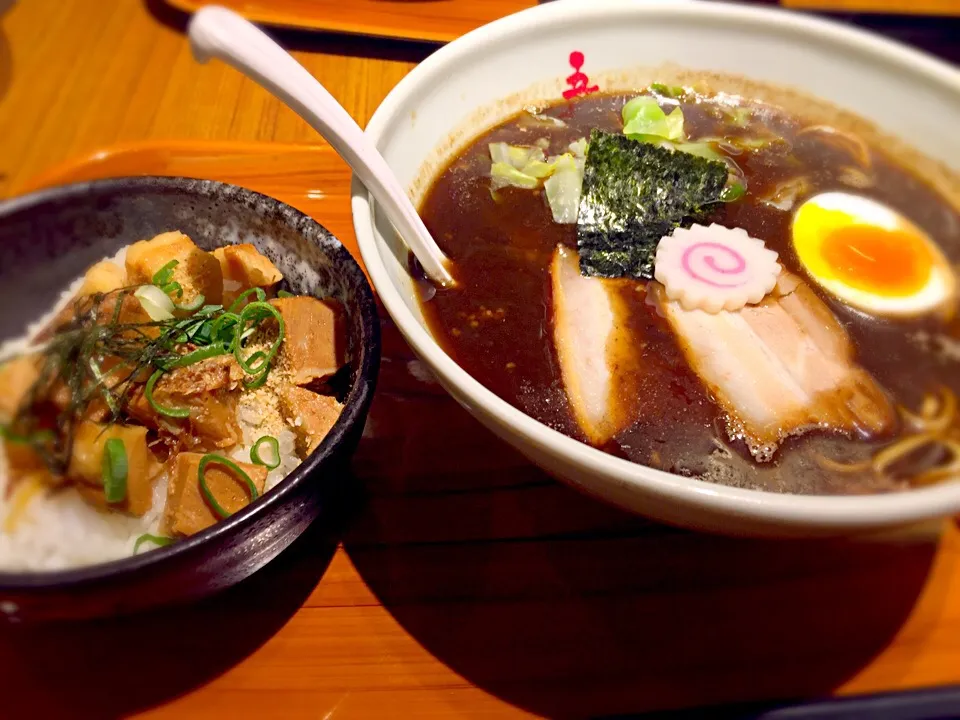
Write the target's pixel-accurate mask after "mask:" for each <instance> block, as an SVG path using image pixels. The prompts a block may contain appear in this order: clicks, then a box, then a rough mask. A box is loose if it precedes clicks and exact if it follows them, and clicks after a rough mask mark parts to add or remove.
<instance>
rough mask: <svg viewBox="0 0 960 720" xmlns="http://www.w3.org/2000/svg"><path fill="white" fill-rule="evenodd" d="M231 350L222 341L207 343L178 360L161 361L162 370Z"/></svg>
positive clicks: (189, 363) (185, 364) (196, 361)
mask: <svg viewBox="0 0 960 720" xmlns="http://www.w3.org/2000/svg"><path fill="white" fill-rule="evenodd" d="M229 352H230V350H229V348H228V347H227V346H226V345H224V344H222V343H215V344H213V345H207V346H206V347H202V348H197V349H196V350H192V351H191V352H188V353H186V354H185V355H181V356H180V357H178V358H177V359H176V360H170V361H168V362H162V363H160V370H164V371H166V370H173V369H174V368H179V367H186V366H187V365H193V364H194V363H198V362H200V361H201V360H207V359H209V358H212V357H217V356H218V355H227V354H228V353H229ZM158 372H159V371H158ZM184 417H186V416H184Z"/></svg>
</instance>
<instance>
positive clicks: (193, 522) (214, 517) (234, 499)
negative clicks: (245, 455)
mask: <svg viewBox="0 0 960 720" xmlns="http://www.w3.org/2000/svg"><path fill="white" fill-rule="evenodd" d="M203 457H204V455H203V454H202V453H194V452H182V453H179V454H178V455H177V456H176V457H175V458H174V459H173V460H172V461H171V462H170V480H169V485H168V486H167V505H166V508H165V510H164V526H165V528H166V530H167V531H168V532H170V533H173V534H175V535H194V534H196V533H198V532H200V531H201V530H205V529H206V528H208V527H210V526H211V525H214V524H215V523H216V522H217V521H218V520H220V519H221V518H220V516H219V515H218V514H217V513H216V511H215V510H214V509H213V508H212V507H211V506H210V503H209V502H208V501H207V499H206V498H205V497H204V495H203V491H202V490H201V488H200V461H201V460H202V459H203ZM237 467H239V468H240V469H241V470H243V472H245V473H246V474H247V475H248V476H249V477H250V480H251V481H252V482H253V485H254V487H256V489H257V494H258V495H259V494H260V493H262V492H263V488H264V485H265V483H266V481H267V469H266V468H265V467H263V466H262V465H251V464H249V463H243V462H238V463H237ZM204 479H205V480H206V483H207V487H208V488H209V489H210V493H211V494H212V495H213V497H214V499H215V500H216V502H217V504H219V505H220V507H222V508H223V509H224V510H225V511H227V512H228V513H230V514H231V515H232V514H233V513H235V512H237V511H239V510H242V509H243V508H244V507H246V506H247V505H249V504H250V489H249V487H247V483H246V482H245V481H244V480H243V478H241V477H238V476H237V474H236V473H235V472H234V471H233V470H232V469H231V468H229V467H227V466H226V465H220V464H218V463H215V462H212V463H209V464H208V465H207V466H206V468H205V470H204Z"/></svg>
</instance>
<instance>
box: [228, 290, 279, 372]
mask: <svg viewBox="0 0 960 720" xmlns="http://www.w3.org/2000/svg"><path fill="white" fill-rule="evenodd" d="M264 312H266V313H269V314H270V315H273V317H274V318H275V319H276V321H277V325H278V329H277V339H276V340H274V341H273V344H271V345H270V348H269V349H268V350H267V356H266V358H265V359H264V360H263V361H262V362H261V363H260V364H259V365H258V366H257V367H256V368H254V367H251V365H250V363H249V362H248V361H247V360H246V359H245V358H244V357H243V355H241V350H242V348H241V347H240V337H241V335H243V332H244V329H245V328H246V325H247V323H248V322H250V321H251V320H252V319H253V318H254V317H255V315H257V314H260V313H264ZM285 332H286V325H285V324H284V322H283V315H281V314H280V311H279V310H277V309H276V308H275V307H274V306H273V305H271V304H270V303H265V302H252V303H250V304H249V305H247V306H246V307H245V308H244V309H243V312H241V313H240V322H239V323H238V324H237V342H236V345H235V347H234V349H233V354H234V357H236V358H237V363H239V365H240V367H241V368H242V369H243V371H244V372H245V373H247V375H257V374H258V373H259V372H261V371H262V370H263V369H264V368H266V367H267V366H268V364H269V363H270V362H272V361H273V358H274V356H275V355H276V354H277V351H278V350H279V349H280V344H281V343H282V342H283V336H284V333H285ZM253 357H256V353H254V354H253V355H252V356H251V358H253Z"/></svg>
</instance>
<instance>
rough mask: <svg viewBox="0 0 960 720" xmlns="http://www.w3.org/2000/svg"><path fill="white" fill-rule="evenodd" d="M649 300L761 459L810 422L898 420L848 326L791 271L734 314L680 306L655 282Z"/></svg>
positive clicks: (855, 430)
mask: <svg viewBox="0 0 960 720" xmlns="http://www.w3.org/2000/svg"><path fill="white" fill-rule="evenodd" d="M647 297H648V302H650V303H651V304H653V305H654V306H655V307H656V309H657V311H658V312H659V314H660V315H661V316H662V317H664V318H666V320H667V322H668V323H669V325H670V327H671V329H672V330H673V332H674V334H675V335H676V337H677V340H678V342H679V344H680V346H681V348H682V350H683V353H684V356H685V357H686V359H687V362H688V363H689V364H690V367H691V368H693V370H694V372H696V373H697V375H698V376H699V377H700V380H701V381H702V382H703V383H704V385H705V386H706V387H707V388H708V389H709V390H710V392H711V393H712V394H713V396H714V398H715V399H716V400H717V402H718V403H719V404H720V406H721V407H722V408H723V409H724V410H725V411H726V413H727V416H728V420H729V429H730V431H731V434H733V435H742V436H743V438H744V440H745V441H746V443H747V445H748V446H749V448H750V451H751V452H752V453H753V455H754V456H755V457H756V458H757V459H758V460H769V459H770V458H771V457H772V456H773V453H774V452H775V451H776V449H777V446H778V445H779V443H780V442H781V441H782V440H783V439H785V438H787V437H789V436H791V435H799V434H802V433H804V432H806V431H809V430H811V429H814V428H821V429H825V430H832V431H836V432H841V433H845V434H848V435H857V436H860V437H873V436H876V435H881V434H884V433H887V432H889V431H890V430H892V429H893V427H894V426H895V424H896V414H895V412H894V409H893V406H892V405H891V403H890V400H889V399H888V398H887V396H886V394H885V393H884V391H883V390H882V389H881V388H880V386H879V385H878V384H877V382H876V381H875V380H874V379H873V377H872V376H871V375H870V374H869V373H868V372H866V371H865V370H864V369H863V368H861V367H860V366H859V365H857V363H856V360H855V358H854V348H853V344H852V343H851V341H850V338H849V336H848V335H847V333H846V331H845V330H844V328H843V326H842V325H841V324H840V323H839V321H838V320H837V319H836V317H835V316H834V315H833V313H832V312H831V311H830V309H829V308H828V307H827V306H826V305H825V304H824V302H823V301H822V300H821V299H820V298H819V297H817V295H816V293H814V292H813V290H811V289H810V287H809V286H808V285H807V284H806V283H804V282H803V281H802V280H800V279H799V278H798V277H796V276H795V275H791V274H789V273H783V274H781V276H780V279H779V281H778V283H777V286H776V288H774V291H773V293H771V295H769V296H768V297H767V298H766V299H764V301H763V302H761V303H759V304H757V305H748V306H746V307H744V308H743V309H741V310H738V311H736V312H719V313H716V314H711V313H707V312H704V311H702V310H684V309H683V308H681V307H680V305H679V304H678V303H676V302H672V301H670V300H669V299H668V298H667V296H666V292H665V291H664V288H663V286H662V285H660V284H659V283H655V282H654V283H650V285H649V287H648V294H647Z"/></svg>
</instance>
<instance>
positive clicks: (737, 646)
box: [0, 0, 960, 719]
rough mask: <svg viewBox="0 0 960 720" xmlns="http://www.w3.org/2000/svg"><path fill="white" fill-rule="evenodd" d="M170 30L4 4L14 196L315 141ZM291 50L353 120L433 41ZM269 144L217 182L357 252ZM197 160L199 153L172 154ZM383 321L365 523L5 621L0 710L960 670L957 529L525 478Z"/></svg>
mask: <svg viewBox="0 0 960 720" xmlns="http://www.w3.org/2000/svg"><path fill="white" fill-rule="evenodd" d="M180 20H182V18H181V19H180ZM180 20H178V19H177V16H170V15H169V14H166V13H164V11H163V10H162V9H158V6H157V4H156V3H152V2H151V3H148V4H147V5H146V6H145V5H143V4H141V3H140V2H139V1H138V0H117V1H116V2H112V3H103V2H100V1H99V0H20V2H19V3H18V4H16V5H15V6H14V7H13V9H11V10H9V11H8V12H7V13H6V14H5V15H3V16H2V17H0V60H2V59H3V58H5V57H9V58H11V60H12V67H7V68H6V69H4V67H3V66H0V173H2V174H3V177H2V178H0V194H9V193H10V192H12V191H14V190H16V189H18V188H23V187H26V186H27V185H28V184H29V179H30V178H31V177H33V176H35V175H37V174H38V173H41V172H43V171H46V170H48V169H49V168H50V167H51V166H53V165H54V164H56V163H59V162H62V161H64V160H66V159H67V158H68V157H72V156H76V155H83V154H86V153H89V152H90V151H92V150H94V149H96V148H99V147H102V146H105V145H109V144H112V143H115V142H134V141H139V140H146V139H157V138H161V139H162V138H192V139H201V140H217V141H244V142H246V141H264V140H265V141H279V142H283V143H304V142H308V143H309V142H315V138H314V136H313V133H312V131H311V130H310V129H309V128H308V127H306V126H305V125H304V124H303V123H302V122H300V121H299V120H298V119H296V118H295V117H294V116H293V115H292V114H291V113H289V112H287V111H286V110H284V109H282V108H281V107H280V106H279V105H278V103H276V101H274V100H273V99H272V98H270V97H268V96H267V95H266V94H265V93H263V92H262V91H260V90H259V89H257V88H255V87H254V86H253V85H252V84H251V83H249V82H248V81H246V80H244V79H242V78H240V77H239V76H238V75H236V74H235V73H233V72H232V71H229V70H227V69H226V68H224V67H223V66H220V65H217V64H213V65H209V66H204V67H197V66H195V65H194V64H193V61H192V60H191V58H190V56H189V51H188V49H187V47H186V42H185V40H184V38H183V37H182V34H181V33H180V31H179V30H178V27H177V23H178V22H179V21H180ZM917 27H919V28H920V30H919V31H918V30H917ZM948 29H949V28H948ZM897 31H898V32H900V31H901V30H900V29H898V30H897ZM902 31H903V32H906V33H912V32H921V36H922V37H928V36H934V37H939V36H936V33H937V32H938V31H937V29H936V28H933V27H932V26H929V25H920V26H909V27H907V28H906V29H905V30H902ZM941 39H942V38H941ZM284 41H285V42H288V43H293V44H294V45H295V46H296V47H297V55H298V57H299V59H300V60H301V61H302V62H304V63H305V64H306V65H307V67H308V68H309V69H310V70H311V72H313V73H314V74H316V75H317V76H318V77H319V78H320V79H321V80H322V81H323V82H324V83H325V84H326V85H327V87H329V88H330V89H331V91H332V92H333V94H334V95H335V96H336V97H337V98H338V99H339V100H340V101H341V102H343V103H344V104H345V105H346V107H347V108H348V110H349V111H350V112H351V113H353V114H354V116H355V117H357V118H358V120H360V121H361V122H365V121H366V119H367V118H368V117H369V115H370V113H371V112H372V110H373V108H374V107H376V104H377V103H378V102H379V100H380V99H381V98H382V97H383V96H384V95H385V94H386V92H388V91H389V89H390V87H392V86H393V84H394V83H395V82H396V81H397V80H398V79H399V78H400V77H402V76H403V75H404V74H405V73H406V72H407V71H408V70H409V69H410V67H412V63H413V62H414V61H416V60H417V59H419V58H420V57H422V56H423V55H425V54H426V52H428V51H429V50H428V49H427V48H423V47H420V46H406V45H404V46H398V45H396V44H389V43H386V44H384V43H380V42H378V43H376V44H374V43H370V42H368V41H361V40H356V39H354V40H344V39H337V38H332V37H330V36H319V37H311V38H305V37H304V36H302V35H297V34H293V35H285V36H284ZM942 47H947V44H946V43H944V44H943V45H942ZM366 55H371V56H373V57H365V56H366ZM4 78H6V80H5V79H4ZM258 148H259V150H258V151H257V152H266V153H268V156H269V157H270V159H271V161H272V164H271V167H270V168H269V170H267V171H264V169H263V167H262V165H260V166H257V165H255V164H254V165H250V164H248V160H247V159H245V158H244V156H243V154H242V153H234V154H229V153H227V152H226V151H225V150H223V149H222V146H221V149H220V150H218V151H217V152H218V156H219V161H220V163H221V165H220V166H217V168H216V170H217V172H226V173H227V175H229V177H228V178H227V179H235V180H237V179H239V180H241V181H242V182H244V184H249V185H251V186H253V187H255V188H256V187H258V186H261V185H259V184H263V185H265V186H267V187H272V188H274V190H273V192H275V193H276V194H280V195H284V196H285V198H287V199H289V200H290V201H291V202H294V203H295V204H298V205H299V206H301V207H303V208H304V209H306V210H307V211H308V212H313V213H316V214H317V215H319V216H320V219H321V220H322V221H323V222H324V223H325V224H327V225H328V226H329V227H331V228H332V229H334V230H335V232H337V233H338V234H339V235H340V236H341V237H343V239H344V240H345V242H347V244H348V246H351V247H355V245H353V244H352V243H353V242H354V240H353V238H352V233H351V230H350V227H351V225H350V218H349V204H348V189H347V187H346V185H345V181H346V170H345V168H343V166H342V165H339V166H338V165H337V164H336V163H335V162H333V161H332V160H331V159H330V158H329V149H328V148H324V147H321V148H319V149H317V148H314V149H312V150H306V151H304V150H303V149H302V148H291V147H286V148H279V149H277V148H273V149H270V150H265V149H264V148H263V147H262V146H258ZM269 153H273V154H269ZM305 157H306V159H304V158H305ZM297 158H299V159H297ZM322 158H326V160H322V161H321V159H322ZM142 159H143V158H142V157H141V160H142ZM104 162H105V163H108V162H110V159H109V158H107V159H104ZM138 162H139V161H138ZM151 162H154V163H162V162H163V158H162V157H159V158H158V157H156V156H155V157H153V159H152V161H151ZM205 163H206V160H204V152H203V151H202V149H201V148H199V147H198V148H197V151H196V154H195V155H194V156H193V157H192V159H190V160H189V162H188V163H187V164H186V165H185V166H182V167H186V168H189V169H190V171H191V172H193V171H194V170H195V171H196V172H197V173H198V174H203V173H204V172H205V171H206V170H207V169H209V168H208V167H207V165H206V164H205ZM110 167H112V168H113V169H115V170H116V169H118V168H123V167H125V166H124V165H123V164H122V163H121V164H120V165H113V166H110ZM126 167H129V168H130V169H131V170H132V166H126ZM224 168H225V169H224ZM278 170H279V172H278ZM211 172H212V170H211ZM308 190H311V191H315V192H308ZM385 332H386V334H385V357H386V358H387V359H388V360H389V362H388V363H385V365H384V369H383V374H382V378H381V392H380V393H379V394H378V397H377V399H376V401H375V405H374V408H373V411H372V414H371V418H372V425H371V428H370V431H369V432H368V434H367V437H365V438H364V440H363V443H362V446H361V449H360V451H359V453H358V457H357V462H356V463H355V465H354V472H355V474H356V475H357V476H358V478H359V479H360V480H362V481H363V485H364V487H365V489H366V490H365V493H366V498H365V500H364V501H363V502H362V503H358V505H357V507H356V508H354V509H353V511H352V515H353V521H352V522H351V523H350V524H349V525H350V529H349V531H347V532H345V533H343V534H340V533H337V534H334V535H333V536H330V537H328V536H325V535H322V534H321V533H320V531H319V530H316V529H315V530H313V531H311V532H310V533H308V534H307V535H306V536H304V538H302V539H301V541H299V542H298V543H297V544H296V545H295V547H294V548H292V549H291V551H289V552H287V553H284V554H283V555H282V556H281V557H280V558H279V559H278V560H277V561H276V562H275V563H272V564H271V565H270V566H268V567H267V568H265V569H264V570H263V571H262V572H260V573H258V574H257V575H255V576H254V577H252V578H251V579H250V580H248V581H246V582H245V583H243V584H241V585H240V586H239V587H237V588H234V589H232V590H230V591H228V592H226V593H224V594H222V595H220V596H217V597H214V598H211V599H209V600H206V601H204V602H201V603H197V604H195V605H192V606H189V607H183V608H170V609H165V610H162V611H158V612H155V613H151V614H148V615H144V616H138V617H134V618H120V619H112V620H105V621H102V622H98V623H88V624H79V625H73V624H71V625H62V626H54V627H48V628H24V627H2V628H0V677H3V689H4V692H3V697H2V702H0V717H11V718H21V717H24V716H30V717H65V716H76V715H78V714H82V715H87V716H96V717H117V716H129V715H136V714H142V716H144V717H155V718H163V717H170V718H173V717H177V718H183V717H186V718H191V717H197V718H201V717H203V718H207V717H211V716H212V717H222V716H228V717H235V718H247V717H250V718H254V717H256V718H258V719H259V718H263V717H276V716H280V715H282V716H283V717H304V718H306V717H310V718H316V717H331V718H369V717H436V718H450V717H460V718H486V717H524V716H530V715H541V716H551V717H574V716H584V715H587V714H591V715H598V714H603V713H614V712H625V711H637V710H643V709H652V708H658V707H675V706H684V705H692V704H697V703H715V702H722V701H727V700H742V699H760V698H771V697H777V696H783V695H795V694H804V695H820V694H828V693H832V692H840V693H850V692H866V691H873V690H879V689H889V688H908V687H917V686H922V685H927V684H931V683H944V682H958V681H960V639H958V638H960V530H958V528H957V526H956V525H955V524H954V523H948V524H946V525H945V528H944V532H943V535H942V537H941V538H940V539H939V541H937V540H936V535H935V534H928V533H922V532H921V533H918V534H916V535H913V536H910V535H908V536H905V537H903V538H902V539H900V540H898V541H895V542H893V541H886V542H856V543H855V542H833V543H824V542H816V543H769V542H755V541H738V540H729V539H720V538H712V537H705V536H698V535H694V534H691V533H684V532H680V531H676V530H670V529H665V528H659V527H657V526H654V525H652V524H650V523H647V522H644V521H643V520H641V519H638V518H634V517H630V516H627V515H626V514H624V513H621V512H619V511H617V510H614V509H612V508H609V507H607V506H605V505H601V504H599V503H596V502H594V501H592V500H589V499H587V498H584V497H582V496H580V495H577V494H576V493H574V492H573V491H571V490H568V489H566V488H564V487H562V486H560V485H558V484H556V483H554V482H552V481H551V480H549V479H548V478H546V477H545V476H544V475H543V474H542V473H540V472H539V471H537V470H535V469H533V468H531V467H530V466H529V465H527V464H526V463H525V462H523V460H522V459H520V458H519V457H518V456H517V455H516V453H515V452H513V451H512V450H510V449H509V448H507V447H506V446H505V445H503V444H502V443H500V442H499V441H497V440H496V439H494V438H493V437H491V436H490V435H489V434H488V433H487V432H486V431H485V430H483V429H482V428H481V427H480V426H479V425H478V424H477V423H476V422H475V421H473V420H472V419H471V418H470V417H469V416H468V415H467V414H466V412H465V411H463V410H462V409H460V408H459V407H457V406H456V405H455V404H454V403H453V402H452V401H450V400H449V399H447V398H446V396H445V395H444V394H443V393H442V391H440V390H439V388H438V387H436V386H435V385H431V384H429V383H425V382H423V381H422V380H420V379H418V376H417V374H416V373H419V372H420V369H418V368H416V366H414V365H411V363H414V362H415V359H414V358H413V357H412V355H411V354H410V351H409V349H408V348H407V347H406V345H405V344H404V343H403V341H402V340H401V339H400V338H399V335H398V334H397V332H396V330H395V329H394V328H392V327H391V326H390V325H389V324H387V325H386V326H385ZM438 426H439V427H442V428H443V429H444V434H443V435H442V436H440V435H439V434H437V433H436V432H431V429H432V428H435V427H438ZM438 451H440V452H438ZM107 671H109V672H107ZM105 677H109V682H107V681H105Z"/></svg>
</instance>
